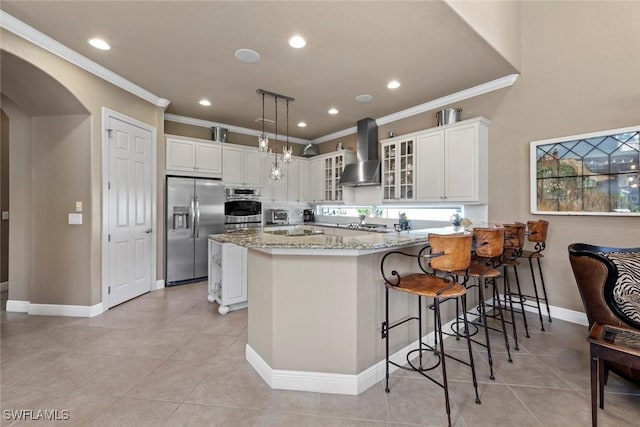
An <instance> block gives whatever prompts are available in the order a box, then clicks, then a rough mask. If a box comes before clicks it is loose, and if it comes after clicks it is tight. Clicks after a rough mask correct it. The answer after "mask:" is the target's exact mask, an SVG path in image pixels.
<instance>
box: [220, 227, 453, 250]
mask: <svg viewBox="0 0 640 427" xmlns="http://www.w3.org/2000/svg"><path fill="white" fill-rule="evenodd" d="M461 231H464V230H463V229H458V228H454V227H438V228H426V229H421V230H409V231H400V232H390V233H366V234H362V235H361V236H348V237H347V236H333V235H329V234H311V235H304V236H300V235H296V236H288V235H281V234H272V233H266V232H264V231H263V230H262V229H253V230H242V231H235V232H232V233H226V234H213V235H210V236H209V238H211V239H213V240H215V241H217V242H220V243H233V244H235V245H238V246H243V247H245V248H251V249H257V250H261V251H263V252H268V253H271V254H279V255H308V254H311V253H313V254H315V255H323V254H324V255H361V254H362V255H363V254H367V253H374V252H379V251H386V250H389V249H394V248H402V247H408V246H414V245H424V244H426V243H427V237H428V235H429V234H430V233H435V234H453V233H459V232H461Z"/></svg>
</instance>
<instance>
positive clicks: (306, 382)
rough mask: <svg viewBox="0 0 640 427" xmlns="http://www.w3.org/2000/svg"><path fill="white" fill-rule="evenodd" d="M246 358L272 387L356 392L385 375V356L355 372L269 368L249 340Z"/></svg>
mask: <svg viewBox="0 0 640 427" xmlns="http://www.w3.org/2000/svg"><path fill="white" fill-rule="evenodd" d="M454 321H455V319H453V320H451V321H450V322H447V323H446V324H443V329H444V330H446V329H447V328H449V327H450V326H451V325H452V324H453V323H454ZM434 341H435V334H434V332H430V333H429V334H427V335H425V336H424V337H423V339H422V342H424V343H426V344H429V345H432V344H433V343H434ZM417 346H418V340H415V341H414V342H412V343H411V344H408V345H407V346H405V347H404V348H402V349H401V350H398V351H397V352H395V353H394V354H393V355H391V356H390V357H389V359H390V360H391V361H393V362H395V363H398V364H404V363H405V361H406V355H407V352H409V351H410V350H412V349H414V348H416V347H417ZM245 357H246V359H247V362H249V364H250V365H251V366H252V367H253V369H255V370H256V372H257V373H258V375H260V377H261V378H262V379H263V380H264V382H266V383H267V385H269V387H271V388H272V389H278V390H294V391H310V392H315V393H331V394H348V395H358V394H361V393H363V392H364V391H365V390H367V389H368V388H370V387H371V386H373V385H374V384H377V383H378V382H380V381H381V380H383V379H384V377H385V365H386V362H385V360H384V359H383V360H381V361H379V362H378V363H376V364H374V365H373V366H371V367H369V368H367V369H365V370H364V371H362V372H360V373H359V374H357V375H351V374H333V373H329V372H309V371H289V370H283V369H272V368H271V366H269V364H268V363H267V362H265V361H264V359H262V357H260V355H259V354H258V353H257V352H256V351H255V350H254V349H253V348H251V346H250V345H249V344H247V346H246V350H245ZM397 369H399V368H398V367H396V366H394V365H389V371H390V372H394V371H396V370H397Z"/></svg>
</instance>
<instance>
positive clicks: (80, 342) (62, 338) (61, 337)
mask: <svg viewBox="0 0 640 427" xmlns="http://www.w3.org/2000/svg"><path fill="white" fill-rule="evenodd" d="M109 332H111V330H110V329H108V328H95V327H88V326H60V327H57V328H50V329H48V330H47V334H46V337H44V338H43V339H42V343H41V347H40V348H46V349H47V350H54V351H56V350H57V351H74V350H77V349H79V348H81V347H83V346H85V345H86V344H88V343H89V342H91V341H93V340H96V339H99V338H101V337H104V336H105V335H107V334H108V333H109Z"/></svg>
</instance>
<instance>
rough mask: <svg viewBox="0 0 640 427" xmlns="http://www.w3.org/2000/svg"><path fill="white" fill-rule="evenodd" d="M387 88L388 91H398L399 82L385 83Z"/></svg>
mask: <svg viewBox="0 0 640 427" xmlns="http://www.w3.org/2000/svg"><path fill="white" fill-rule="evenodd" d="M387 87H388V88H389V89H398V88H399V87H400V82H399V81H397V80H391V81H390V82H389V83H387Z"/></svg>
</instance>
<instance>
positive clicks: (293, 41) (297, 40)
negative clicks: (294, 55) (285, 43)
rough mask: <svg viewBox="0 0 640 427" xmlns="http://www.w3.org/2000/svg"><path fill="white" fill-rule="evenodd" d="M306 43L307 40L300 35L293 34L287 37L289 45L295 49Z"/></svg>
mask: <svg viewBox="0 0 640 427" xmlns="http://www.w3.org/2000/svg"><path fill="white" fill-rule="evenodd" d="M306 45H307V41H306V40H305V39H303V38H302V36H293V37H291V38H290V39H289V46H291V47H294V48H296V49H300V48H303V47H305V46H306Z"/></svg>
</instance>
